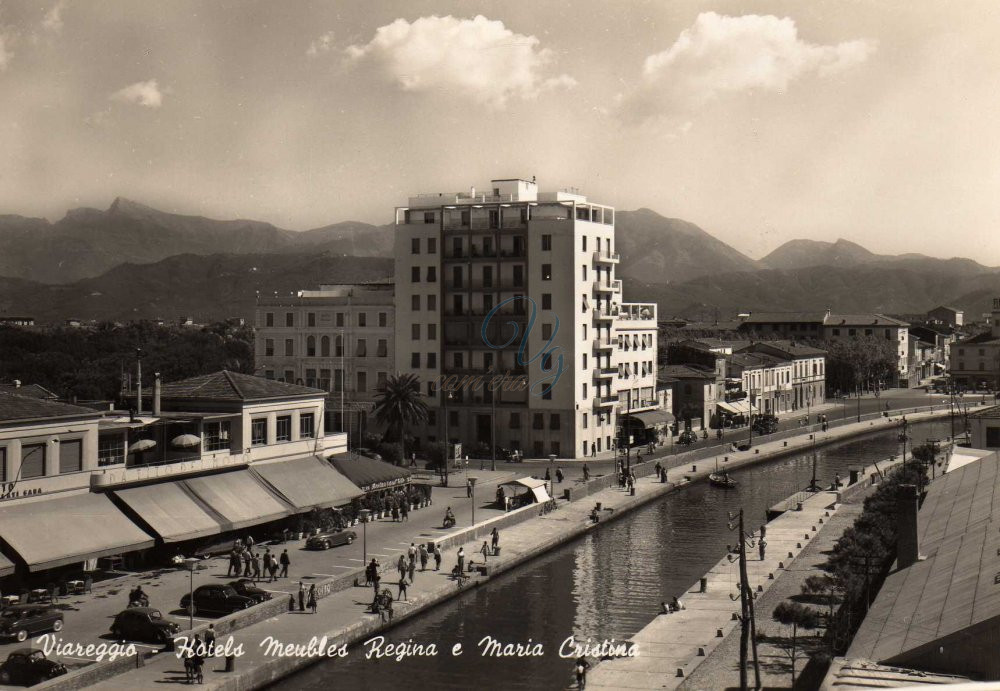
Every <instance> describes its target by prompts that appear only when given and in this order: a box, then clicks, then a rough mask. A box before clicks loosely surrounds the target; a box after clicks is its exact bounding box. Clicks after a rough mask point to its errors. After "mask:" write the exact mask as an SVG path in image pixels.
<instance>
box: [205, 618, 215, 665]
mask: <svg viewBox="0 0 1000 691" xmlns="http://www.w3.org/2000/svg"><path fill="white" fill-rule="evenodd" d="M205 654H206V655H208V656H209V657H214V656H215V624H209V625H208V630H207V631H205Z"/></svg>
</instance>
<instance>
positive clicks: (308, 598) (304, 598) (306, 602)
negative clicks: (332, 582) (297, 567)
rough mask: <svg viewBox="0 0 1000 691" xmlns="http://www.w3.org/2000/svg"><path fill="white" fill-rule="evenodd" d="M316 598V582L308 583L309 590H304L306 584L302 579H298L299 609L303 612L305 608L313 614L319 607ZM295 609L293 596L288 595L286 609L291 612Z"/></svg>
mask: <svg viewBox="0 0 1000 691" xmlns="http://www.w3.org/2000/svg"><path fill="white" fill-rule="evenodd" d="M316 600H317V598H316V584H315V583H310V584H309V590H308V591H307V590H306V585H305V583H303V582H302V581H299V611H300V612H305V611H306V608H307V607H308V608H309V611H310V612H312V613H313V614H316V611H317V610H318V609H319V604H318V603H317V601H316ZM294 610H295V596H293V595H290V596H289V600H288V611H289V612H292V611H294Z"/></svg>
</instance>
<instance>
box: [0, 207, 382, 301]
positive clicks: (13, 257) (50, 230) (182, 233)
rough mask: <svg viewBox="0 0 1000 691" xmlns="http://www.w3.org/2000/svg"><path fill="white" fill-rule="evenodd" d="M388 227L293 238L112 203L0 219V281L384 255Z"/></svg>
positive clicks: (345, 228) (245, 224)
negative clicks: (207, 259)
mask: <svg viewBox="0 0 1000 691" xmlns="http://www.w3.org/2000/svg"><path fill="white" fill-rule="evenodd" d="M391 237H392V235H391V230H390V228H389V227H378V226H372V225H368V224H366V223H339V224H336V225H333V226H327V227H325V228H317V229H315V230H311V231H304V232H301V233H298V232H295V231H290V230H284V229H282V228H278V227H276V226H273V225H271V224H270V223H263V222H261V221H249V220H234V221H217V220H213V219H209V218H203V217H201V216H182V215H178V214H169V213H165V212H163V211H158V210H156V209H153V208H151V207H148V206H144V205H143V204H139V203H137V202H133V201H129V200H127V199H123V198H121V197H119V198H118V199H115V201H114V203H113V204H112V205H111V206H110V207H109V208H108V209H107V211H100V210H98V209H74V210H72V211H69V212H68V213H67V214H66V216H65V217H64V218H62V219H61V220H59V221H58V222H56V223H49V222H48V221H46V220H44V219H37V218H24V217H22V216H0V276H9V277H15V278H26V279H30V280H34V281H40V282H42V283H72V282H73V281H76V280H79V279H81V278H89V277H93V276H98V275H100V274H102V273H104V272H105V271H107V270H108V269H110V268H112V267H114V266H117V265H118V264H122V263H126V262H131V263H136V264H146V263H150V262H156V261H159V260H161V259H165V258H167V257H170V256H173V255H176V254H180V253H188V254H199V255H207V254H218V253H233V254H261V253H277V252H301V251H305V250H308V249H313V248H315V249H319V250H326V251H331V252H334V253H338V254H344V255H348V254H350V255H354V256H361V257H370V256H379V255H385V254H386V253H387V252H388V251H389V248H390V246H391Z"/></svg>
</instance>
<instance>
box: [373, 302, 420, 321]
mask: <svg viewBox="0 0 1000 691" xmlns="http://www.w3.org/2000/svg"><path fill="white" fill-rule="evenodd" d="M417 309H420V301H419V300H418V301H417ZM378 325H379V326H389V314H388V312H379V313H378Z"/></svg>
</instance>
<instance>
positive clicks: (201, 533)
mask: <svg viewBox="0 0 1000 691" xmlns="http://www.w3.org/2000/svg"><path fill="white" fill-rule="evenodd" d="M114 493H115V495H116V496H117V497H118V498H119V499H121V500H122V501H123V502H125V504H127V505H128V507H129V508H130V509H132V510H133V511H135V513H136V514H138V516H139V517H140V518H141V519H142V520H143V521H145V522H146V523H147V524H148V525H149V527H150V528H151V529H152V530H153V532H155V533H156V534H157V535H159V536H160V537H161V538H163V541H164V542H180V541H181V540H193V539H195V538H199V537H208V536H209V535H218V534H219V533H221V532H222V526H221V525H220V524H219V522H218V521H216V520H215V519H214V518H212V517H211V516H210V515H209V514H208V513H207V512H206V511H205V510H204V509H203V508H202V507H201V505H199V504H198V502H197V500H196V499H195V498H194V497H193V496H192V495H191V493H190V492H189V491H188V490H187V488H186V487H185V486H184V484H183V483H182V482H160V483H157V484H155V485H145V486H143V487H131V488H129V489H120V490H115V492H114Z"/></svg>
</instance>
